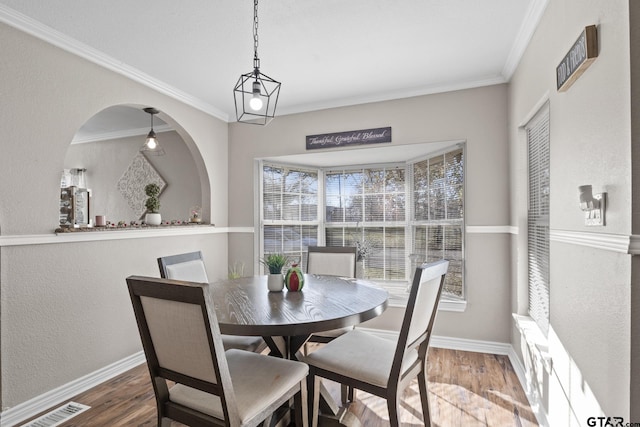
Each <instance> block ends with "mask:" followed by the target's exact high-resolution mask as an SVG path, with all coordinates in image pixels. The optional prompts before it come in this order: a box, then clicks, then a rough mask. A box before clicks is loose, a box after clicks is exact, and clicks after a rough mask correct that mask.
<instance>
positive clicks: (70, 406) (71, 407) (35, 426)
mask: <svg viewBox="0 0 640 427" xmlns="http://www.w3.org/2000/svg"><path fill="white" fill-rule="evenodd" d="M90 408H91V406H87V405H83V404H81V403H75V402H69V403H67V404H65V405H63V406H61V407H59V408H57V409H54V410H53V411H51V412H48V413H46V414H44V415H43V416H41V417H39V418H37V419H35V420H33V421H31V422H30V423H28V424H25V425H24V426H23V427H54V426H57V425H60V424H62V423H63V422H65V421H67V420H69V419H70V418H73V417H75V416H76V415H78V414H81V413H83V412H84V411H86V410H87V409H90Z"/></svg>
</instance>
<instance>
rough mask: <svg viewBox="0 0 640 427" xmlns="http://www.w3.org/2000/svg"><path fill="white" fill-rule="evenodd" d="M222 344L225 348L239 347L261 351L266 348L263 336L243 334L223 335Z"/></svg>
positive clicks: (240, 348)
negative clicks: (246, 335)
mask: <svg viewBox="0 0 640 427" xmlns="http://www.w3.org/2000/svg"><path fill="white" fill-rule="evenodd" d="M222 345H224V349H225V350H231V349H237V350H247V351H255V352H256V353H260V352H261V351H262V350H264V349H265V348H266V344H265V342H264V340H263V339H262V337H245V336H241V335H223V336H222Z"/></svg>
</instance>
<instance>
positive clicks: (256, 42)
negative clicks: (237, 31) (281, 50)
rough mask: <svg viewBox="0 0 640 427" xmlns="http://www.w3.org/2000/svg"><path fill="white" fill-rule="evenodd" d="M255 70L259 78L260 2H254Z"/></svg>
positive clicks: (254, 0) (256, 0)
mask: <svg viewBox="0 0 640 427" xmlns="http://www.w3.org/2000/svg"><path fill="white" fill-rule="evenodd" d="M253 68H255V70H256V77H257V75H258V69H259V68H260V59H259V58H258V0H253Z"/></svg>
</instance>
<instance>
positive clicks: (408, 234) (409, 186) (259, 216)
mask: <svg viewBox="0 0 640 427" xmlns="http://www.w3.org/2000/svg"><path fill="white" fill-rule="evenodd" d="M456 148H462V149H463V155H464V183H463V185H464V188H465V195H464V199H466V188H467V185H466V180H467V162H466V143H465V141H458V142H453V143H452V144H451V145H448V146H447V147H446V148H443V149H441V150H438V151H434V152H432V153H429V154H427V155H424V156H420V157H416V158H412V159H409V160H407V161H405V162H400V163H369V164H358V165H348V166H336V167H326V168H316V167H312V166H308V165H301V164H298V163H295V164H294V163H288V162H286V161H279V160H274V159H273V158H270V159H269V160H264V159H255V161H254V167H255V168H254V179H255V181H254V182H255V186H254V188H255V189H256V192H255V195H254V196H255V197H254V203H255V206H257V209H254V224H256V225H257V226H258V230H256V231H257V232H255V233H254V255H255V256H254V259H255V266H254V271H261V272H262V265H261V264H260V262H259V260H260V258H262V257H263V256H264V241H263V239H264V225H265V222H264V219H263V206H262V198H263V191H264V189H263V177H262V171H263V166H264V164H267V165H273V166H276V167H282V166H285V167H291V168H294V169H301V170H313V171H317V172H318V220H317V226H318V235H317V242H318V245H319V246H322V245H324V244H325V224H326V208H325V188H324V187H325V173H326V171H329V170H331V171H336V170H353V169H367V168H380V167H392V166H398V165H399V164H403V165H404V167H405V194H406V195H407V197H406V199H405V203H406V206H405V220H404V221H396V222H394V223H398V226H402V227H404V228H405V253H406V254H407V257H406V260H405V271H406V275H407V280H410V278H411V276H412V274H411V272H410V270H411V260H410V259H409V257H408V255H409V254H411V252H412V250H413V232H412V227H413V225H414V223H415V221H413V220H412V218H413V209H414V202H413V172H412V168H413V163H415V162H418V161H422V160H425V159H429V158H432V157H435V156H438V155H442V154H444V153H446V152H449V151H452V150H455V149H456ZM464 209H465V212H464V214H463V223H462V233H463V235H462V261H463V272H462V274H463V279H462V282H463V297H462V299H459V298H456V297H453V296H449V295H445V294H443V296H442V299H441V302H440V309H443V310H445V311H455V312H464V311H465V310H466V303H467V302H466V295H467V293H466V280H465V268H464V265H465V263H466V255H465V254H466V251H465V240H466V231H465V227H464V217H466V203H465V208H464ZM400 223H401V224H400ZM314 224H315V223H314ZM331 224H332V225H338V224H340V225H341V226H344V227H352V226H353V227H355V226H356V223H351V222H347V223H331ZM371 224H373V223H371ZM305 225H306V223H305ZM309 225H313V224H312V223H309ZM358 225H359V226H362V224H358ZM367 226H375V225H367ZM379 226H392V225H389V224H388V223H384V222H381V223H380V225H379ZM377 282H378V283H379V284H380V285H381V286H383V287H385V288H388V289H389V290H390V295H391V303H390V304H391V305H392V306H403V304H404V303H406V301H404V300H403V299H404V298H403V297H402V296H400V295H399V294H400V293H403V294H404V293H405V292H404V288H403V289H402V290H400V288H398V285H397V282H388V283H385V282H383V281H377ZM394 283H396V284H395V285H394ZM394 301H395V302H394ZM398 301H400V302H398Z"/></svg>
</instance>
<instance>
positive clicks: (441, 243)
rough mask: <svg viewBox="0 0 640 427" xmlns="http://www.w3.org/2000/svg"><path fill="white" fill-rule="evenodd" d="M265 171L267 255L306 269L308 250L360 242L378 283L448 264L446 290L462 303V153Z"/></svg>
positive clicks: (368, 268) (371, 276)
mask: <svg viewBox="0 0 640 427" xmlns="http://www.w3.org/2000/svg"><path fill="white" fill-rule="evenodd" d="M261 172H262V176H261V180H262V194H261V198H260V201H261V203H262V205H261V207H260V212H261V218H260V221H261V223H260V224H261V227H262V234H261V237H262V247H261V251H262V252H261V255H262V254H267V253H273V252H281V253H284V254H286V255H287V256H289V257H290V258H291V259H292V260H293V261H295V262H298V263H299V264H300V265H301V266H302V267H303V269H305V270H306V265H305V264H306V257H307V256H306V254H307V248H308V246H312V245H317V244H318V242H321V243H324V244H325V245H327V246H358V244H360V245H361V246H363V247H364V248H365V249H366V256H365V257H364V259H363V263H364V269H363V273H364V277H365V278H368V279H372V280H380V281H396V280H398V281H407V280H411V279H412V276H413V273H414V271H415V265H417V264H419V263H422V262H425V261H427V262H430V261H435V260H439V259H448V260H449V261H450V264H449V271H448V274H447V279H446V282H445V290H444V291H445V293H446V295H447V296H449V297H454V298H464V286H463V271H464V154H463V149H462V148H460V147H456V148H454V149H453V150H452V151H448V152H446V153H444V154H438V155H432V156H430V157H429V158H427V159H425V160H421V161H417V162H407V163H400V164H387V165H374V166H370V167H363V166H348V167H341V168H339V169H331V168H328V169H324V170H320V169H311V168H308V169H305V168H304V167H294V166H286V165H279V164H267V163H264V164H263V165H262V168H261ZM319 180H320V181H319ZM318 203H320V210H318ZM318 212H320V213H324V215H319V214H318ZM323 239H324V242H322V240H323Z"/></svg>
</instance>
